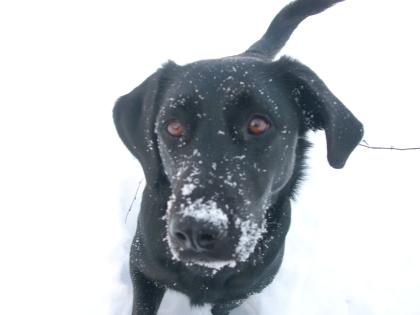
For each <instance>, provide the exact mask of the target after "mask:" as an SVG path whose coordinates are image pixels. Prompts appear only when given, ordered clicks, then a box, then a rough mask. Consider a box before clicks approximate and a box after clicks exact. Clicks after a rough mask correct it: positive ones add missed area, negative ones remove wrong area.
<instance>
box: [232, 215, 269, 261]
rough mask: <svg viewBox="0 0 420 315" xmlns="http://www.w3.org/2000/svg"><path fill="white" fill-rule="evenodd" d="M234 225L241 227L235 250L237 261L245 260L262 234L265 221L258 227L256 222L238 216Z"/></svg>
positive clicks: (264, 229)
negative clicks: (243, 219)
mask: <svg viewBox="0 0 420 315" xmlns="http://www.w3.org/2000/svg"><path fill="white" fill-rule="evenodd" d="M235 225H236V227H237V228H239V227H240V229H241V236H240V238H239V242H238V245H237V246H236V250H235V252H236V255H237V258H238V260H239V261H246V260H247V259H248V257H249V256H250V255H251V254H252V252H253V251H254V249H255V246H256V245H257V243H258V241H259V240H260V239H261V237H262V234H263V233H264V232H265V231H266V228H265V222H264V223H263V225H262V227H259V226H258V224H257V223H255V222H252V221H251V220H245V221H242V220H241V219H239V218H238V219H236V221H235Z"/></svg>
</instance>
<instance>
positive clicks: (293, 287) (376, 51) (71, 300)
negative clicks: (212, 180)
mask: <svg viewBox="0 0 420 315" xmlns="http://www.w3.org/2000/svg"><path fill="white" fill-rule="evenodd" d="M286 3H287V1H282V0H266V1H259V2H256V1H248V0H247V1H245V0H229V1H226V0H212V1H192V0H191V1H187V0H178V1H169V0H168V1H163V0H154V1H127V0H119V1H115V0H114V1H107V0H102V1H90V0H84V1H80V0H73V1H45V0H41V1H24V0H21V1H20V0H15V1H8V2H6V1H2V2H0V149H1V151H0V254H1V256H0V313H1V314H7V315H14V314H44V315H49V314H60V315H65V314H73V315H74V314H78V315H84V314H89V315H92V314H94V315H96V314H98V315H99V314H113V315H117V314H124V312H125V311H126V308H127V306H128V305H129V304H130V297H129V294H128V291H127V288H126V286H125V284H124V283H125V282H124V281H125V280H124V279H123V280H121V279H120V278H121V276H120V269H121V268H123V267H124V266H125V264H126V261H127V252H126V245H127V240H128V239H129V238H130V237H131V235H130V231H132V228H133V226H134V223H135V213H134V212H135V211H133V212H132V213H131V214H130V215H129V217H128V222H127V224H124V217H125V214H126V211H127V209H128V207H129V204H130V202H131V199H132V197H133V195H134V192H135V190H136V187H137V183H138V181H139V180H140V179H141V177H142V174H141V169H140V167H139V165H138V163H137V162H136V161H135V160H134V159H133V158H132V157H131V156H130V154H129V153H128V151H127V150H126V149H125V148H124V147H123V145H122V144H121V143H120V141H119V139H118V137H117V135H116V132H115V130H114V127H113V123H112V119H111V111H112V107H113V103H114V101H115V99H116V98H117V97H118V96H120V95H122V94H125V93H127V92H129V91H130V90H131V89H132V88H134V87H135V86H137V85H138V84H140V83H141V82H142V80H144V79H145V78H146V77H147V76H148V75H149V74H150V73H152V72H153V71H154V70H155V69H157V68H158V67H159V66H160V65H161V64H162V63H163V62H165V61H166V60H167V59H169V58H170V59H172V60H174V61H176V62H177V63H179V64H185V63H188V62H192V61H195V60H198V59H206V58H216V57H221V56H226V55H232V54H236V53H240V52H242V51H244V50H245V49H246V48H247V47H248V46H250V45H251V44H252V43H253V42H254V41H256V40H257V39H258V38H259V37H260V36H261V35H262V34H263V32H264V31H265V29H266V27H267V26H268V24H269V22H270V21H271V19H272V18H273V17H274V15H275V14H276V13H277V12H278V11H279V10H280V8H281V7H283V6H284V5H285V4H286ZM419 9H420V4H418V1H413V0H400V1H391V0H385V1H383V0H382V1H381V0H370V1H366V0H348V1H346V2H344V3H341V4H339V5H337V6H336V7H334V8H332V9H330V10H328V11H327V12H325V13H323V14H321V15H318V16H315V17H311V18H309V19H308V20H307V21H305V22H304V23H303V24H302V25H301V26H300V27H299V29H298V30H297V31H296V32H295V33H294V35H293V36H292V39H291V40H290V41H289V43H288V45H287V46H286V48H285V49H284V50H283V52H282V53H285V54H289V55H291V56H293V57H295V58H297V59H299V60H300V61H302V62H304V63H305V64H307V65H309V66H310V67H312V69H313V70H315V71H316V72H317V74H318V75H319V76H320V77H321V78H322V79H323V80H324V81H325V82H326V83H327V85H328V86H329V87H330V88H331V90H332V91H333V92H334V93H335V94H336V95H337V96H338V97H339V98H340V99H341V100H342V101H343V102H344V103H345V104H346V105H347V106H348V107H349V108H350V109H351V110H352V112H353V113H354V114H355V115H356V116H357V117H358V118H359V119H360V120H361V121H362V122H363V123H364V125H365V131H366V133H365V139H366V140H367V141H368V142H369V143H370V144H373V145H385V146H388V145H395V146H402V147H405V146H420V125H419V122H418V121H419V114H420V104H419V97H418V90H419V87H418V85H419V73H420V61H419V56H420V48H419V41H420V39H419V38H420V36H419V30H420V19H419V17H418V14H419V13H418V12H419ZM312 140H313V141H314V142H315V148H314V149H313V150H312V152H311V156H312V159H311V161H310V165H311V169H310V171H309V172H308V179H307V180H306V182H305V183H304V185H303V187H302V189H301V191H300V194H299V198H298V202H297V203H295V204H294V208H293V222H292V229H291V231H290V233H289V236H288V240H287V250H286V258H285V261H284V265H283V267H282V270H281V272H280V274H279V276H278V278H277V279H276V281H275V283H274V284H273V285H272V286H270V287H269V288H267V289H266V290H265V291H264V292H263V293H262V294H261V295H258V296H257V297H254V298H253V299H252V300H251V301H250V302H248V303H247V304H245V305H244V307H243V308H242V309H240V310H238V311H236V313H235V314H236V315H242V314H245V313H246V309H249V308H252V307H254V308H257V309H258V310H259V311H258V313H260V314H262V315H271V314H272V315H274V314H282V315H290V314H296V315H301V314H308V315H309V314H323V315H329V314H331V315H333V314H334V315H337V314H361V315H368V314H380V315H385V314H390V315H391V314H395V315H414V314H416V315H418V314H420V299H419V296H420V268H419V266H420V245H419V242H420V205H419V201H418V194H419V186H420V185H419V178H420V166H419V161H420V151H409V152H395V151H372V150H367V149H365V148H361V147H360V148H358V149H356V151H355V152H354V153H353V155H352V156H351V157H350V159H349V162H348V164H347V165H346V167H345V168H344V169H343V170H339V171H337V170H333V169H331V168H330V167H329V165H328V163H327V161H326V158H325V156H326V152H325V142H324V134H323V133H322V132H319V133H318V134H316V135H313V136H312ZM123 269H124V268H123ZM184 302H185V301H184V300H183V298H182V297H179V296H176V295H172V296H171V297H169V298H168V297H167V298H166V299H165V304H164V305H163V306H162V310H161V314H163V313H164V312H165V310H166V311H167V314H187V311H181V310H182V309H183V307H185V305H184V306H182V305H178V304H179V303H181V304H182V303H184ZM184 304H185V303H184ZM252 312H254V313H255V311H252ZM252 312H251V314H252ZM165 314H166V313H165ZM203 314H208V313H203Z"/></svg>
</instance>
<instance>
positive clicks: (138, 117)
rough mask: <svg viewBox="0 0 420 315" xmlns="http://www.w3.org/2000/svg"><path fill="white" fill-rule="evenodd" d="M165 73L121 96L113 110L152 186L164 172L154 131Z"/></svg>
mask: <svg viewBox="0 0 420 315" xmlns="http://www.w3.org/2000/svg"><path fill="white" fill-rule="evenodd" d="M165 67H166V66H165ZM164 70H165V69H159V70H158V71H156V72H155V73H154V74H152V75H151V76H150V77H148V78H147V79H146V80H145V81H144V82H143V83H142V84H140V85H139V86H138V87H136V88H135V89H134V90H133V91H131V92H130V93H128V94H126V95H124V96H121V97H120V98H119V99H118V100H117V102H116V104H115V106H114V110H113V117H114V123H115V127H116V128H117V131H118V135H119V136H120V138H121V140H122V142H124V144H125V145H126V147H127V148H128V150H129V151H130V152H131V153H132V154H133V155H134V156H135V157H136V158H137V159H138V160H139V161H140V163H141V165H142V167H143V171H144V174H145V177H146V181H147V183H148V184H153V183H155V182H156V181H158V180H159V178H161V175H162V172H163V171H162V167H161V161H160V158H159V154H158V149H157V140H156V135H155V132H154V128H155V120H156V115H157V112H158V105H157V102H158V96H159V94H160V93H162V91H161V89H162V87H161V84H162V82H161V81H162V75H163V74H162V73H163V72H164Z"/></svg>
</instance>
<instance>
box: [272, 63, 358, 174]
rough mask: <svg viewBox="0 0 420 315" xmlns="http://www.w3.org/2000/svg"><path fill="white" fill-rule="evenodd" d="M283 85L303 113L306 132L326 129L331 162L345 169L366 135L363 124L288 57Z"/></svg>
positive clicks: (283, 67)
mask: <svg viewBox="0 0 420 315" xmlns="http://www.w3.org/2000/svg"><path fill="white" fill-rule="evenodd" d="M276 63H277V64H278V66H280V68H281V69H280V73H281V75H282V83H283V85H285V86H286V87H287V91H286V93H288V94H289V95H290V96H291V98H292V101H293V102H295V103H297V105H298V106H299V107H300V110H301V112H302V116H301V117H302V119H303V128H304V130H308V129H312V130H318V129H324V130H325V134H326V138H327V150H328V162H329V163H330V165H331V166H332V167H334V168H342V167H343V166H344V164H345V163H346V160H347V158H348V157H349V155H350V153H351V152H352V151H353V149H354V148H355V147H356V146H357V145H358V144H359V142H360V140H361V139H362V136H363V125H362V124H361V123H360V122H359V121H358V120H357V118H356V117H354V115H353V114H352V113H351V112H350V111H349V110H348V109H347V108H346V107H345V106H344V105H343V103H341V102H340V100H339V99H337V98H336V97H335V96H334V95H333V94H332V93H331V91H330V90H329V89H328V88H327V86H326V85H325V84H324V82H322V80H321V79H320V78H319V77H318V76H317V75H316V74H315V73H314V72H313V71H312V70H311V69H309V68H308V67H307V66H305V65H303V64H301V63H299V62H298V61H295V60H293V59H291V58H289V57H283V58H281V59H280V60H279V61H278V62H276Z"/></svg>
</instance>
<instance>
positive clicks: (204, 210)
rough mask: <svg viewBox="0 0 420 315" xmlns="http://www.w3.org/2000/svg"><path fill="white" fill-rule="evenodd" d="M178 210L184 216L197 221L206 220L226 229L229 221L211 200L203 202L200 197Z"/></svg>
mask: <svg viewBox="0 0 420 315" xmlns="http://www.w3.org/2000/svg"><path fill="white" fill-rule="evenodd" d="M180 212H181V213H182V215H183V216H184V217H192V218H194V219H196V220H197V221H202V222H207V223H209V224H212V225H214V226H216V227H218V228H220V229H226V228H227V226H228V223H229V222H228V217H227V215H226V214H225V213H224V212H223V210H222V209H220V208H219V207H218V206H217V203H216V202H215V201H213V200H208V201H206V202H204V201H203V199H202V198H200V199H196V200H194V201H193V202H191V203H189V204H187V205H186V206H184V207H182V208H181V210H180Z"/></svg>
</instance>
